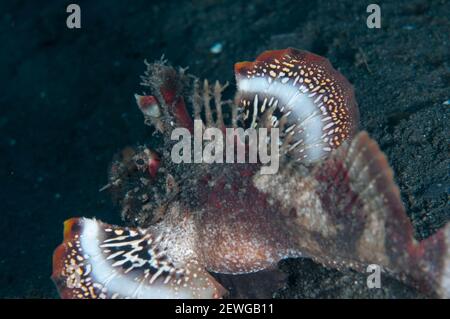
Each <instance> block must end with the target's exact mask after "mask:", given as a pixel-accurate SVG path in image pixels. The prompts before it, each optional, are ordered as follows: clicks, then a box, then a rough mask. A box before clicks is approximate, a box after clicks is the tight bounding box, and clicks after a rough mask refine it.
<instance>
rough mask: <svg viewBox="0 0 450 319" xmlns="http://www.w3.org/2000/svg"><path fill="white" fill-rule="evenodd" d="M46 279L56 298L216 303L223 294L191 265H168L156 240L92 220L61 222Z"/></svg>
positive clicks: (198, 267) (189, 262) (137, 231)
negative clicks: (50, 281)
mask: <svg viewBox="0 0 450 319" xmlns="http://www.w3.org/2000/svg"><path fill="white" fill-rule="evenodd" d="M64 233H65V238H64V242H63V243H62V244H61V245H60V246H59V247H58V248H57V249H56V250H55V253H54V256H53V274H52V279H53V281H54V282H55V284H56V286H57V288H58V291H59V293H60V296H61V297H62V298H83V299H92V298H94V299H95V298H102V299H103V298H219V297H221V296H222V295H223V294H225V290H224V289H223V288H222V287H221V286H220V284H218V283H217V282H216V281H215V280H214V279H213V278H212V277H211V276H210V275H209V274H208V273H207V272H206V271H205V270H204V267H203V266H202V265H201V264H199V263H198V262H197V261H196V260H186V261H185V263H183V264H182V265H178V264H177V265H176V266H175V265H174V264H173V263H172V262H171V258H170V256H169V255H168V254H167V253H166V251H164V250H163V249H162V248H161V247H160V246H159V241H160V240H161V237H160V236H155V235H154V234H152V233H150V232H149V231H147V230H140V229H131V228H121V227H117V226H111V225H107V224H103V223H101V222H99V221H96V220H92V219H85V218H82V219H78V218H76V219H71V220H69V221H67V222H66V223H65V231H64Z"/></svg>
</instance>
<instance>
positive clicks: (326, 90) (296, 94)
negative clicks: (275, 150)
mask: <svg viewBox="0 0 450 319" xmlns="http://www.w3.org/2000/svg"><path fill="white" fill-rule="evenodd" d="M235 75H236V81H237V86H238V92H237V94H236V102H235V103H236V104H238V105H239V106H240V108H241V110H242V112H243V119H244V121H246V123H247V125H248V124H250V126H252V125H254V124H255V123H256V122H258V119H260V118H262V117H263V113H264V112H265V111H266V110H268V109H269V108H270V107H272V106H273V105H276V106H275V107H276V108H277V109H278V110H279V111H278V112H274V114H273V115H274V116H275V120H274V121H275V123H276V124H275V125H274V124H273V122H274V121H270V122H272V126H277V125H278V122H282V116H283V115H285V116H288V115H289V114H290V115H289V117H288V118H287V121H286V122H287V124H286V123H284V124H285V127H284V129H286V131H285V133H286V134H287V133H289V134H293V133H294V132H295V133H296V134H298V136H297V138H294V139H293V141H292V143H291V144H292V145H294V147H293V148H294V149H296V150H298V151H299V153H300V154H297V155H298V157H299V159H300V160H302V161H305V162H308V160H309V161H311V162H315V161H317V160H319V159H321V158H323V157H325V156H327V155H329V152H330V151H331V150H332V149H335V148H337V147H339V145H341V144H342V143H343V142H344V141H345V140H347V139H351V138H352V137H353V136H354V134H355V132H356V130H357V126H358V121H359V113H358V107H357V104H356V99H355V96H354V90H353V87H352V85H351V84H350V83H349V82H348V81H347V79H345V77H344V76H342V75H341V74H340V73H339V72H338V71H336V70H335V69H334V68H333V67H332V66H331V64H330V62H329V61H328V60H327V59H325V58H323V57H320V56H318V55H315V54H312V53H310V52H307V51H301V50H296V49H292V48H288V49H285V50H274V51H266V52H264V53H262V54H261V55H259V56H258V57H257V58H256V60H255V62H240V63H236V64H235ZM261 79H266V80H267V82H265V81H261ZM313 105H314V106H313ZM255 111H256V112H255ZM289 111H291V112H289ZM255 113H256V114H255ZM287 113H288V114H287ZM272 118H273V116H272ZM255 119H256V121H255ZM261 120H262V119H261ZM259 124H260V125H261V123H259ZM269 124H270V123H269ZM263 125H264V124H263ZM264 126H265V125H264ZM280 126H281V125H280ZM319 127H320V130H319V129H318V128H319ZM308 157H309V159H308ZM303 158H304V160H303Z"/></svg>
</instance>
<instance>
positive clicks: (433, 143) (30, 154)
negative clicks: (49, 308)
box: [0, 0, 450, 298]
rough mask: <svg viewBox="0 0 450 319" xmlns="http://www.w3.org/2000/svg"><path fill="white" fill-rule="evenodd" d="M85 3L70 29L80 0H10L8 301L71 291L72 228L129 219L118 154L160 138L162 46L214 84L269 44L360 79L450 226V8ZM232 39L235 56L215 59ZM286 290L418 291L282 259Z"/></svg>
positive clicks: (372, 129)
mask: <svg viewBox="0 0 450 319" xmlns="http://www.w3.org/2000/svg"><path fill="white" fill-rule="evenodd" d="M371 2H372V1H367V2H366V1H353V0H346V1H292V0H286V1H284V0H282V1H200V0H197V1H190V2H187V1H186V2H182V3H181V2H180V3H175V2H172V1H155V2H150V1H78V2H77V3H79V4H80V5H81V8H82V29H81V30H68V29H67V28H66V27H65V19H66V13H65V8H66V6H67V5H68V3H70V2H69V1H45V2H44V1H19V0H17V1H2V2H1V4H0V43H1V45H0V47H1V49H0V58H1V63H0V68H1V70H0V74H1V78H2V82H1V86H0V87H1V94H0V130H1V135H0V154H1V156H0V176H1V181H2V187H1V190H0V203H1V209H0V211H1V222H0V234H2V238H1V240H0V252H1V255H0V274H1V276H0V297H4V298H22V297H26V298H55V297H57V293H56V290H55V289H54V287H53V284H52V282H51V281H50V278H49V276H50V273H51V256H52V252H53V249H54V248H55V247H56V246H57V245H58V244H59V243H60V242H61V239H62V222H63V221H64V220H65V219H67V218H69V217H71V216H96V217H98V218H100V219H102V220H105V221H108V222H110V223H119V222H120V218H119V213H118V208H116V207H113V205H112V203H111V201H110V199H109V196H108V194H106V193H105V194H102V193H99V192H98V189H99V187H100V186H102V185H104V184H105V182H106V180H107V176H106V170H107V167H108V164H109V162H110V160H111V158H112V156H113V155H114V153H116V152H117V151H118V150H120V149H121V148H123V147H125V146H127V145H135V144H136V143H139V142H140V143H144V142H146V143H150V144H151V143H152V142H151V141H150V142H149V139H150V136H151V132H152V131H151V129H150V128H149V127H146V126H145V125H143V120H142V116H141V114H140V113H139V111H138V109H137V108H136V106H135V103H134V97H133V94H134V93H135V92H142V90H141V88H140V87H139V75H141V74H142V72H143V69H144V64H143V60H144V59H148V60H149V61H152V60H154V59H157V58H159V57H161V55H162V54H164V55H165V56H166V58H168V59H169V60H170V61H171V63H172V64H174V65H181V66H189V67H190V72H191V73H193V74H196V75H198V76H199V77H202V78H208V79H210V80H215V79H219V80H221V81H222V82H225V81H230V82H231V83H234V82H233V81H234V78H233V77H234V75H233V64H234V63H235V62H237V61H242V60H252V59H253V58H254V57H255V56H256V55H257V54H258V53H260V52H262V51H264V50H267V49H279V48H285V47H288V46H290V47H296V48H300V49H305V50H309V51H312V52H314V53H317V54H320V55H323V56H326V57H327V58H329V59H330V61H331V62H332V64H333V65H334V66H335V67H336V68H338V69H339V70H340V71H341V72H342V73H343V74H344V75H345V76H346V77H347V78H348V79H349V80H350V82H352V83H353V84H354V86H355V90H356V95H357V99H358V102H359V106H360V112H361V128H362V129H365V130H367V131H369V133H370V134H371V136H372V137H373V138H375V139H376V140H377V141H378V142H379V144H380V146H381V148H382V150H383V151H384V152H386V154H387V155H388V158H389V162H390V163H391V165H392V167H393V169H394V171H395V174H396V181H397V182H398V184H399V186H400V189H401V193H402V199H403V201H404V204H405V206H406V207H407V212H408V215H409V216H410V218H411V220H412V222H413V224H414V227H415V230H416V237H417V238H418V239H420V238H424V237H427V236H429V235H430V234H432V233H433V232H435V231H436V229H438V228H439V227H441V226H442V225H443V224H444V223H445V222H446V221H448V220H450V209H449V205H448V199H449V197H448V196H449V195H448V191H449V187H450V183H449V181H450V177H449V165H450V161H449V152H448V151H449V149H448V145H449V140H448V138H449V137H450V132H449V126H450V125H449V124H450V121H449V117H450V106H449V105H445V104H443V103H444V102H445V101H448V100H449V99H450V22H449V16H450V2H449V1H444V0H439V1H426V0H419V1H378V2H377V3H378V4H380V5H381V10H382V28H381V29H368V28H367V26H366V17H367V13H366V7H367V5H368V4H369V3H371ZM217 42H220V43H222V44H223V50H222V52H221V53H220V54H212V53H211V52H210V48H211V46H212V45H213V44H215V43H217ZM281 268H282V269H283V270H284V271H286V272H288V274H289V275H290V276H289V282H288V286H287V288H286V289H284V290H281V291H278V292H277V293H276V294H275V296H278V297H285V298H294V297H295V298H297V297H308V298H309V297H319V298H330V297H351V298H353V297H376V298H386V297H418V296H420V295H419V294H418V293H417V292H416V291H415V290H414V289H411V288H409V287H407V286H405V285H403V284H401V283H399V282H397V281H395V280H392V279H388V278H384V277H383V288H382V289H374V290H369V289H367V288H366V285H365V278H366V277H365V276H363V275H360V274H356V273H353V272H349V273H345V274H344V273H340V272H337V271H334V270H328V269H325V268H323V267H321V266H319V265H316V264H314V263H313V262H311V261H309V260H288V261H283V262H281Z"/></svg>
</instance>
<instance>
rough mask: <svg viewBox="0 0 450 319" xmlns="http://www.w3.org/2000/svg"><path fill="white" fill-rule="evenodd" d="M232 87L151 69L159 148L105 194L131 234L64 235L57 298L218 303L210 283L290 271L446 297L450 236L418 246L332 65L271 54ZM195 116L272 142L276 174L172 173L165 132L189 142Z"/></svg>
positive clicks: (74, 224)
mask: <svg viewBox="0 0 450 319" xmlns="http://www.w3.org/2000/svg"><path fill="white" fill-rule="evenodd" d="M235 74H236V82H237V93H236V98H235V100H234V101H223V100H222V96H221V95H222V91H223V90H224V88H225V86H226V85H225V86H222V85H220V84H219V83H218V82H216V83H215V85H210V84H209V83H208V82H207V81H204V82H200V81H199V80H198V79H196V78H195V77H193V76H190V75H187V74H186V73H185V70H183V69H179V70H176V69H174V68H172V67H171V66H169V65H168V64H167V63H166V61H158V62H156V63H152V64H147V71H146V72H145V75H144V76H143V77H142V79H143V83H142V84H143V85H144V86H145V87H147V88H149V89H150V90H151V92H152V94H153V95H151V96H150V95H143V96H139V95H136V100H137V103H138V106H139V108H140V110H141V111H142V113H143V114H144V117H145V121H146V123H147V124H149V125H152V126H153V127H154V128H155V129H156V130H157V131H158V132H159V133H160V136H162V142H161V143H159V145H160V146H159V148H157V149H155V150H151V149H149V148H148V147H146V146H139V147H137V148H127V149H125V150H124V151H123V152H122V154H121V155H120V156H119V158H118V159H117V160H116V161H114V162H113V164H112V166H111V170H110V176H109V184H108V185H106V186H105V187H104V189H109V190H111V192H112V193H113V195H114V197H115V198H116V199H117V200H118V202H119V203H120V204H121V206H122V217H123V219H124V220H125V221H126V222H127V224H128V225H129V226H130V227H120V226H112V225H108V224H105V223H102V222H100V221H98V220H95V219H87V218H73V219H70V220H68V221H66V222H65V227H64V241H63V243H62V244H61V245H60V246H59V247H58V248H57V249H56V251H55V253H54V257H53V275H52V279H53V280H54V282H55V284H56V286H57V288H58V291H59V293H60V295H61V297H63V298H219V297H222V296H224V295H225V294H226V290H225V289H224V288H223V287H222V286H221V285H220V284H219V283H218V282H217V281H216V280H215V279H214V278H213V277H212V276H211V275H210V274H209V273H208V272H209V271H211V272H216V273H226V274H244V273H252V272H258V271H261V270H263V269H267V268H270V267H274V266H275V265H276V264H277V262H278V261H280V260H281V259H284V258H287V257H309V258H312V259H313V260H315V261H317V262H319V263H322V264H324V265H326V266H328V267H334V268H338V269H344V268H352V269H355V270H357V271H364V270H365V269H366V267H367V265H368V264H378V265H380V266H381V267H382V269H383V270H384V271H386V272H389V273H390V274H392V275H393V276H395V277H397V278H399V279H400V280H403V281H405V282H407V283H409V284H412V285H414V286H416V287H418V288H419V289H421V290H422V291H424V292H426V293H429V294H431V295H437V296H441V297H449V296H450V258H449V257H450V250H449V245H450V226H449V225H450V224H447V226H446V227H445V228H444V229H442V230H440V231H439V232H438V233H436V234H435V235H434V236H432V237H430V238H428V239H426V240H424V241H422V242H420V243H419V242H416V241H415V240H414V238H413V229H412V226H411V223H410V221H409V220H408V218H407V216H406V214H405V210H404V208H403V205H402V202H401V200H400V194H399V190H398V187H397V186H396V185H395V183H394V181H393V174H392V170H391V169H390V167H389V165H388V162H387V160H386V157H385V156H384V154H383V153H382V152H381V151H380V149H379V148H378V146H377V144H376V142H375V141H373V140H372V139H370V138H369V136H368V134H367V133H366V132H359V133H358V132H357V123H358V108H357V104H356V102H355V98H354V93H353V88H352V86H351V85H350V84H349V83H348V81H347V80H346V79H345V78H344V77H343V76H342V75H341V74H339V73H338V72H337V71H336V70H335V69H333V67H332V66H331V65H330V63H329V62H328V60H326V59H324V58H322V57H319V56H317V55H314V54H312V53H308V52H305V51H299V50H295V49H285V50H279V51H267V52H264V53H263V54H261V55H260V56H259V57H258V58H257V59H256V61H255V62H242V63H237V64H236V65H235ZM186 101H188V102H189V103H186ZM211 102H213V104H214V105H211ZM224 107H226V108H227V110H229V112H225V109H224ZM191 112H192V113H193V115H194V119H202V120H203V123H204V126H205V128H207V127H216V128H220V129H225V128H226V127H227V125H228V126H229V127H238V126H241V127H255V128H259V127H265V128H272V127H277V128H279V130H280V132H281V133H280V171H279V172H278V173H277V174H275V175H263V174H260V168H261V164H260V163H256V164H245V163H243V164H232V165H230V164H188V163H181V164H174V163H173V162H172V161H171V158H170V150H171V148H172V146H173V144H174V143H175V142H174V141H172V140H171V138H170V137H171V132H172V131H173V129H174V128H177V127H184V128H186V129H188V130H190V131H192V130H193V120H192V117H191V116H190V113H191ZM227 116H228V117H227ZM225 123H228V124H225ZM243 143H244V144H245V141H243ZM245 146H246V147H248V145H245Z"/></svg>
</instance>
